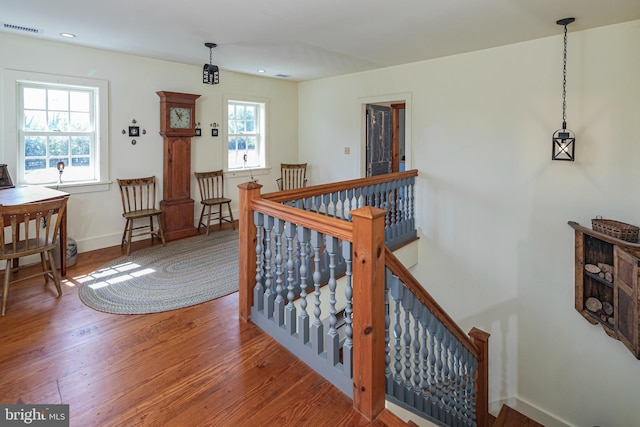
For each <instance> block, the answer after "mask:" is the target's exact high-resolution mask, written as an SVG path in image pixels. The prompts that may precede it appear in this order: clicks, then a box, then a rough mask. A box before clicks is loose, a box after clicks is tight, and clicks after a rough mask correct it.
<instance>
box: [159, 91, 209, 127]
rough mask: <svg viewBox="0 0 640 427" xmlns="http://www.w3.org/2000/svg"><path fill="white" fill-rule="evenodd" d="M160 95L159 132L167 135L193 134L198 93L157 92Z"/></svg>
mask: <svg viewBox="0 0 640 427" xmlns="http://www.w3.org/2000/svg"><path fill="white" fill-rule="evenodd" d="M157 94H158V96H160V133H161V134H163V135H167V136H171V135H173V136H194V134H195V110H196V99H197V98H199V97H200V95H193V94H189V93H178V92H165V91H161V92H157Z"/></svg>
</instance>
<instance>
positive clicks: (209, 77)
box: [202, 42, 220, 85]
mask: <svg viewBox="0 0 640 427" xmlns="http://www.w3.org/2000/svg"><path fill="white" fill-rule="evenodd" d="M204 45H205V46H206V47H208V48H209V63H208V64H204V67H203V68H202V83H204V84H206V85H217V84H219V83H220V71H219V70H218V66H217V65H213V48H214V47H216V46H218V45H217V44H215V43H210V42H207V43H205V44H204Z"/></svg>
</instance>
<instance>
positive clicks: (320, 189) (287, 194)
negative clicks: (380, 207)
mask: <svg viewBox="0 0 640 427" xmlns="http://www.w3.org/2000/svg"><path fill="white" fill-rule="evenodd" d="M416 176H418V170H417V169H411V170H408V171H404V172H393V173H388V174H384V175H376V176H370V177H366V178H357V179H350V180H345V181H336V182H331V183H327V184H318V185H310V186H307V187H304V188H296V189H293V190H285V191H276V192H273V193H266V194H262V195H261V196H260V197H262V198H263V199H267V200H271V201H273V202H279V203H282V202H286V201H290V200H298V199H304V198H307V197H313V196H317V195H321V194H328V193H333V192H336V191H345V190H352V189H355V188H360V187H366V186H369V185H376V184H383V183H385V182H391V181H398V180H401V179H406V178H412V177H416Z"/></svg>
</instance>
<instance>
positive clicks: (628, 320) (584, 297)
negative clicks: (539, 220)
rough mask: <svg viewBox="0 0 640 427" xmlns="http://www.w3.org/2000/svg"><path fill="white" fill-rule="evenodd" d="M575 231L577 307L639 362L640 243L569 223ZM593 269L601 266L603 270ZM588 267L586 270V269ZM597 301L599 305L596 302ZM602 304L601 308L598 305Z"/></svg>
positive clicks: (575, 223) (585, 316)
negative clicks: (639, 293)
mask: <svg viewBox="0 0 640 427" xmlns="http://www.w3.org/2000/svg"><path fill="white" fill-rule="evenodd" d="M569 225H570V226H571V227H572V228H573V229H574V230H575V308H576V310H577V311H578V312H579V313H580V314H581V315H582V316H583V317H584V318H585V319H587V320H588V321H589V322H590V323H591V324H594V325H597V324H600V325H602V327H603V329H604V331H605V332H606V333H607V334H608V335H609V336H610V337H612V338H615V339H618V340H620V341H621V342H622V343H623V344H624V345H625V346H627V348H628V349H629V350H630V351H631V353H633V355H634V356H635V357H636V358H637V359H640V318H639V317H638V314H639V310H638V307H639V306H640V301H639V298H638V275H639V274H640V259H639V258H640V244H638V243H630V242H626V241H624V240H620V239H616V238H615V237H611V236H607V235H605V234H602V233H600V232H597V231H594V230H592V229H589V228H586V227H582V226H581V225H580V224H578V223H577V222H573V221H569ZM590 266H602V267H603V270H609V269H610V270H611V271H609V272H610V274H611V276H608V275H607V276H605V275H604V271H600V272H597V271H595V272H590V271H587V270H589V269H591V270H595V269H593V268H592V267H590ZM585 267H586V268H585ZM596 301H597V302H596ZM599 304H601V306H600V305H599Z"/></svg>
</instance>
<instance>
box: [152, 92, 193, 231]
mask: <svg viewBox="0 0 640 427" xmlns="http://www.w3.org/2000/svg"><path fill="white" fill-rule="evenodd" d="M156 93H157V94H158V96H159V97H160V135H162V138H163V139H164V147H163V149H164V151H163V152H164V167H163V181H162V183H163V193H162V196H163V197H162V201H161V202H160V209H161V210H162V221H163V229H164V235H165V239H166V240H176V239H181V238H183V237H190V236H194V235H196V234H197V232H198V230H197V229H196V228H195V227H194V225H193V223H194V213H193V205H194V201H193V199H192V198H191V137H192V136H194V135H195V120H196V119H195V113H196V99H198V98H199V97H200V95H193V94H189V93H178V92H166V91H160V92H156Z"/></svg>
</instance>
